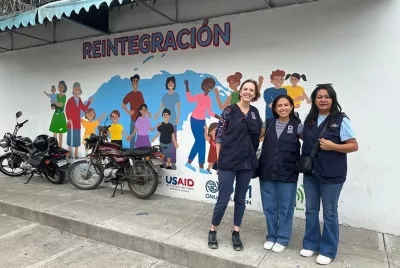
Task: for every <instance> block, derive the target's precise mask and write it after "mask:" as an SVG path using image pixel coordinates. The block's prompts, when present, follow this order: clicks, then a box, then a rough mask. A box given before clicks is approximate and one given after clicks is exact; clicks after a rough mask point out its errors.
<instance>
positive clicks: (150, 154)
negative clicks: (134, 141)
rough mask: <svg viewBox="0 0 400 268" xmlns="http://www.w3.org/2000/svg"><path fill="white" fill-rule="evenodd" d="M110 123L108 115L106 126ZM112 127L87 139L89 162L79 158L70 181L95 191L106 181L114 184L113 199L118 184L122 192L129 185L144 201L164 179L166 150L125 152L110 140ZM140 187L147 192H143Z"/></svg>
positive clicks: (144, 149) (141, 148) (77, 185)
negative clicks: (159, 181)
mask: <svg viewBox="0 0 400 268" xmlns="http://www.w3.org/2000/svg"><path fill="white" fill-rule="evenodd" d="M108 120H109V116H108V117H107V119H106V122H105V124H104V125H106V123H107V121H108ZM109 127H110V126H103V127H99V129H100V130H99V135H96V134H91V135H90V137H89V138H86V139H85V141H86V144H87V146H88V149H91V152H90V153H89V154H88V155H87V157H86V159H79V160H76V161H75V162H73V163H72V164H71V166H70V168H69V170H68V180H69V182H71V184H72V185H74V186H75V187H77V188H78V189H81V190H91V189H94V188H96V187H98V186H99V185H100V183H101V182H103V180H104V182H111V183H112V184H114V185H115V189H114V192H113V195H112V196H111V197H115V192H116V190H117V187H118V185H120V186H121V192H122V189H123V184H124V182H126V183H127V184H128V187H129V190H130V191H131V192H132V193H133V194H134V195H135V196H136V197H138V198H142V199H145V198H148V197H150V196H151V195H153V194H154V192H155V191H156V190H157V186H158V179H161V178H162V177H163V175H162V170H161V167H162V161H161V159H162V158H164V155H163V154H162V153H161V151H162V150H163V148H160V146H158V145H157V146H153V147H140V148H135V149H124V148H122V147H121V146H120V145H118V144H115V143H112V142H109V141H108V140H107V136H108V135H107V133H108V129H109ZM145 187H148V189H145ZM139 188H143V189H144V190H143V191H141V189H139ZM122 193H123V192H122Z"/></svg>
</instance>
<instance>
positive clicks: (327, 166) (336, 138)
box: [302, 115, 347, 183]
mask: <svg viewBox="0 0 400 268" xmlns="http://www.w3.org/2000/svg"><path fill="white" fill-rule="evenodd" d="M343 117H344V116H343V115H339V116H337V117H336V118H333V119H332V120H331V121H330V116H328V117H327V118H326V119H325V121H324V122H323V123H321V125H320V126H319V127H317V123H315V124H314V125H311V126H304V132H303V137H304V138H303V140H304V142H303V150H302V155H303V156H310V154H311V151H312V148H313V146H314V144H315V142H316V140H317V138H318V135H319V133H320V132H321V130H322V128H323V127H324V125H325V124H327V123H329V124H330V126H328V129H327V130H326V132H325V134H324V136H323V138H324V139H326V140H330V141H332V142H334V143H336V144H343V142H341V141H340V127H341V125H342V122H343ZM313 173H314V175H315V177H316V178H317V179H318V180H320V182H321V183H343V182H345V181H346V175H347V154H345V153H340V152H337V151H324V150H322V149H321V148H320V147H318V151H317V154H316V156H315V158H314V160H313Z"/></svg>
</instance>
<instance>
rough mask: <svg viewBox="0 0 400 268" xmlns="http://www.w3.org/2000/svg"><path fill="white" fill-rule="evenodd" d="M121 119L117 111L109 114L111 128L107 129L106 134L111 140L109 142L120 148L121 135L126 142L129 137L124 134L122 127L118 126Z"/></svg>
mask: <svg viewBox="0 0 400 268" xmlns="http://www.w3.org/2000/svg"><path fill="white" fill-rule="evenodd" d="M120 117H121V113H120V112H119V111H118V110H113V111H112V112H111V120H112V122H113V123H112V124H111V127H110V128H109V129H108V133H109V135H110V138H111V142H113V143H116V144H118V145H120V146H121V147H122V134H124V136H125V138H126V140H127V141H129V136H128V135H127V134H126V132H125V130H124V127H123V126H122V125H121V124H118V121H119V119H120Z"/></svg>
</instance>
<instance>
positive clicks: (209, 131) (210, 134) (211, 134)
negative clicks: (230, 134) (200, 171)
mask: <svg viewBox="0 0 400 268" xmlns="http://www.w3.org/2000/svg"><path fill="white" fill-rule="evenodd" d="M217 126H218V123H215V122H214V123H211V124H210V127H209V128H207V125H205V126H204V137H205V138H206V141H207V142H208V143H209V144H210V149H209V151H208V158H207V162H208V167H207V171H208V172H209V173H210V174H212V172H211V168H212V166H213V164H214V163H216V162H217V144H216V142H215V132H216V130H217Z"/></svg>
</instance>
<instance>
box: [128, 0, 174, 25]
mask: <svg viewBox="0 0 400 268" xmlns="http://www.w3.org/2000/svg"><path fill="white" fill-rule="evenodd" d="M136 1H138V2H139V3H141V4H143V5H144V6H146V7H147V8H149V9H151V10H152V11H154V12H156V13H157V14H158V15H160V16H162V17H164V18H166V19H167V20H170V21H172V22H174V23H178V22H177V21H176V20H174V19H173V18H171V17H169V16H167V15H165V14H164V13H162V12H160V11H158V10H157V9H155V8H154V7H152V6H150V5H148V4H146V3H144V2H143V0H136Z"/></svg>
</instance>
